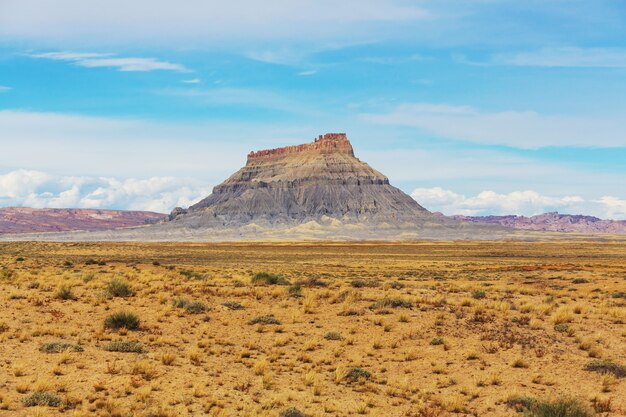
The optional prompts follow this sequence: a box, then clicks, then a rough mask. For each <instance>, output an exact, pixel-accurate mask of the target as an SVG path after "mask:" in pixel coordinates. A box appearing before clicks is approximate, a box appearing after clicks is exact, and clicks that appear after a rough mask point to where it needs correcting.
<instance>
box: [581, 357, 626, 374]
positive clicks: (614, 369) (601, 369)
mask: <svg viewBox="0 0 626 417" xmlns="http://www.w3.org/2000/svg"><path fill="white" fill-rule="evenodd" d="M585 370H586V371H591V372H597V373H599V374H613V375H615V376H616V377H617V378H624V377H625V376H626V366H622V365H618V364H617V363H614V362H611V361H607V360H595V361H591V362H589V363H588V364H587V365H585Z"/></svg>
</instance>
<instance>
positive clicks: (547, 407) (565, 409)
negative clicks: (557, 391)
mask: <svg viewBox="0 0 626 417" xmlns="http://www.w3.org/2000/svg"><path fill="white" fill-rule="evenodd" d="M506 404H507V405H508V406H509V407H512V408H514V409H516V410H517V411H522V412H524V416H526V417H592V416H593V413H592V412H591V411H590V410H589V409H588V408H587V407H585V406H584V405H582V403H581V402H580V401H577V400H572V399H557V400H554V401H538V400H536V399H534V398H532V397H514V398H511V399H509V400H508V401H507V402H506Z"/></svg>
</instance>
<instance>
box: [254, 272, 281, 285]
mask: <svg viewBox="0 0 626 417" xmlns="http://www.w3.org/2000/svg"><path fill="white" fill-rule="evenodd" d="M251 281H252V283H253V284H255V285H259V284H264V285H288V284H289V281H287V279H285V277H283V276H282V275H275V274H268V273H267V272H258V273H256V274H254V275H253V276H252V279H251Z"/></svg>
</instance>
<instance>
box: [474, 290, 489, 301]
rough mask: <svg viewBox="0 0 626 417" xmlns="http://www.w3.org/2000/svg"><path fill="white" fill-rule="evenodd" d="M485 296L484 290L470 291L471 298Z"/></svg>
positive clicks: (476, 298)
mask: <svg viewBox="0 0 626 417" xmlns="http://www.w3.org/2000/svg"><path fill="white" fill-rule="evenodd" d="M485 297H487V293H486V292H484V291H483V290H474V291H472V298H473V299H475V300H482V299H483V298H485Z"/></svg>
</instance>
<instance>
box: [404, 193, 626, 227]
mask: <svg viewBox="0 0 626 417" xmlns="http://www.w3.org/2000/svg"><path fill="white" fill-rule="evenodd" d="M411 197H413V198H414V199H415V200H416V201H418V202H419V203H420V204H422V205H423V206H424V207H426V208H427V209H429V210H431V211H440V212H442V213H444V214H447V215H452V214H463V215H468V216H474V215H507V214H517V215H525V216H533V215H536V214H541V213H546V212H552V211H558V212H560V213H565V214H586V215H595V216H598V217H600V218H608V219H625V218H626V200H622V199H619V198H617V197H611V196H604V197H601V198H599V199H584V198H583V197H580V196H577V195H570V196H547V195H542V194H540V193H538V192H536V191H532V190H525V191H513V192H510V193H496V192H494V191H482V192H480V193H478V194H476V195H474V196H469V197H468V196H465V195H463V194H458V193H456V192H454V191H450V190H446V189H443V188H440V187H433V188H416V189H415V190H413V192H412V193H411Z"/></svg>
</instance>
